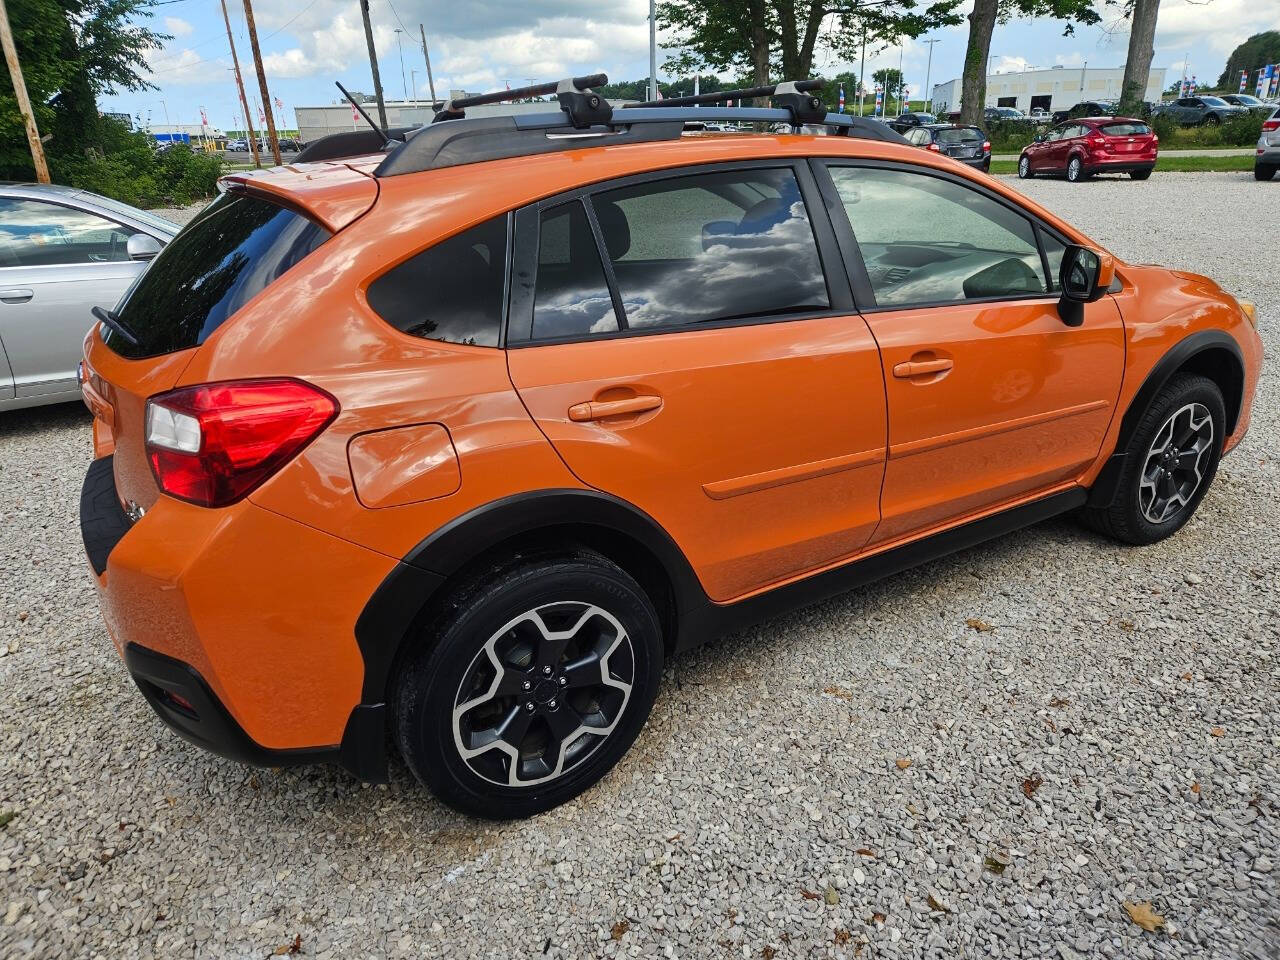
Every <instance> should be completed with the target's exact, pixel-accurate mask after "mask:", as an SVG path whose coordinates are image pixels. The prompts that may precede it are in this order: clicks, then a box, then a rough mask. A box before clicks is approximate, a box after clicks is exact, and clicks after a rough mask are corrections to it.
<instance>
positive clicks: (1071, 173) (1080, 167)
mask: <svg viewBox="0 0 1280 960" xmlns="http://www.w3.org/2000/svg"><path fill="white" fill-rule="evenodd" d="M1088 178H1089V175H1088V174H1087V173H1085V170H1084V163H1083V161H1081V159H1080V158H1079V157H1072V158H1071V159H1070V160H1068V161H1067V179H1068V180H1069V181H1071V182H1072V183H1079V182H1080V181H1081V180H1087V179H1088Z"/></svg>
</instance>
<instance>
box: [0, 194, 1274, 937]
mask: <svg viewBox="0 0 1280 960" xmlns="http://www.w3.org/2000/svg"><path fill="white" fill-rule="evenodd" d="M1009 182H1011V183H1013V184H1014V185H1015V186H1016V187H1017V188H1018V189H1020V190H1023V191H1024V192H1025V193H1027V194H1028V195H1029V196H1031V197H1032V198H1034V199H1036V200H1037V201H1039V202H1041V203H1042V204H1044V205H1045V206H1046V207H1048V208H1049V209H1051V210H1054V211H1057V212H1059V213H1061V214H1063V215H1064V216H1066V218H1067V219H1069V220H1071V221H1072V222H1074V223H1076V224H1078V225H1079V226H1080V227H1081V228H1082V229H1084V230H1085V231H1086V232H1088V233H1089V234H1090V235H1092V236H1094V237H1096V238H1097V240H1098V241H1099V242H1101V243H1103V244H1105V245H1107V246H1108V247H1110V248H1111V249H1113V250H1114V251H1115V252H1116V253H1117V254H1118V255H1120V256H1121V257H1124V258H1126V259H1129V260H1134V261H1138V262H1163V263H1167V264H1169V265H1170V266H1174V267H1179V268H1182V269H1188V270H1193V271H1196V272H1201V273H1206V274H1209V275H1210V276H1213V277H1215V278H1217V279H1219V280H1220V281H1221V282H1222V283H1223V284H1224V285H1225V286H1226V287H1227V288H1228V289H1229V290H1231V291H1233V292H1235V293H1238V294H1240V295H1242V296H1247V297H1249V298H1251V299H1253V300H1254V301H1255V302H1256V303H1257V305H1258V311H1259V317H1260V322H1261V326H1262V331H1263V339H1264V340H1265V341H1267V343H1268V344H1270V345H1272V346H1271V347H1270V350H1271V352H1272V353H1273V354H1274V352H1275V347H1274V344H1276V343H1277V342H1280V274H1278V273H1277V271H1276V259H1275V251H1276V250H1280V221H1278V220H1277V218H1276V217H1275V216H1274V214H1273V211H1274V210H1275V209H1276V208H1277V200H1280V186H1277V185H1276V184H1267V183H1255V182H1254V181H1253V180H1252V177H1251V175H1250V174H1248V173H1245V174H1156V175H1155V176H1153V177H1152V178H1151V179H1150V180H1148V181H1146V182H1144V183H1137V182H1130V181H1129V180H1127V179H1116V178H1109V179H1105V180H1098V181H1092V182H1087V183H1082V184H1068V183H1066V182H1064V181H1048V180H1035V181H1030V182H1026V183H1023V182H1019V181H1016V180H1011V181H1009ZM1269 212H1271V213H1269ZM1275 371H1276V365H1275V362H1274V360H1273V361H1271V362H1269V364H1268V366H1267V367H1266V369H1264V371H1263V376H1262V383H1261V384H1260V386H1259V388H1258V394H1257V401H1256V405H1255V408H1254V419H1253V426H1252V428H1251V430H1250V433H1249V436H1248V438H1247V439H1246V441H1245V442H1244V445H1243V446H1242V448H1241V449H1240V450H1239V451H1237V452H1236V453H1234V454H1233V455H1232V456H1230V457H1228V458H1227V459H1226V460H1225V461H1224V462H1223V464H1222V468H1221V469H1220V471H1219V473H1218V478H1217V481H1216V483H1215V484H1214V486H1213V488H1212V489H1211V490H1210V492H1209V494H1208V496H1207V497H1206V499H1205V500H1204V502H1203V504H1202V505H1201V508H1200V511H1199V513H1198V514H1197V516H1196V517H1195V518H1194V519H1193V520H1192V521H1191V522H1190V523H1189V524H1188V525H1187V526H1186V528H1185V529H1184V530H1183V531H1182V532H1181V533H1179V534H1178V535H1177V536H1176V537H1175V538H1173V539H1172V540H1170V541H1167V542H1165V543H1161V544H1157V545H1155V546H1153V547H1148V548H1145V549H1140V550H1137V549H1133V548H1130V547H1124V546H1120V545H1117V544H1113V543H1110V542H1108V541H1106V540H1103V539H1101V538H1099V537H1097V536H1094V535H1093V534H1091V533H1088V532H1085V531H1084V530H1082V529H1080V528H1079V527H1077V526H1076V525H1074V524H1073V523H1072V522H1071V521H1070V520H1067V519H1064V520H1060V521H1054V522H1049V523H1045V524H1042V525H1040V526H1038V527H1036V528H1034V529H1031V530H1025V531H1022V532H1019V533H1016V534H1013V535H1010V536H1007V537H1005V538H1003V539H1000V540H997V541H995V542H993V543H989V544H986V545H984V546H982V547H979V548H977V549H973V550H968V551H965V552H963V553H959V554H955V555H953V556H951V557H948V558H945V559H943V560H940V561H937V562H934V563H931V564H928V565H927V566H924V567H921V568H918V569H915V570H911V571H908V572H905V573H902V574H900V575H898V576H896V577H894V578H892V579H890V580H888V581H885V582H881V583H878V584H874V585H872V586H868V587H865V588H863V589H860V590H857V591H855V592H853V593H849V594H847V595H845V596H841V597H838V598H835V599H833V600H831V601H828V602H826V603H823V604H820V605H818V606H815V607H811V608H809V609H806V610H802V611H799V612H796V613H793V614H790V615H788V616H784V617H780V618H778V619H775V620H772V621H769V622H768V623H765V624H762V625H760V626H758V627H755V628H752V629H750V630H747V631H744V632H742V633H739V634H737V635H735V636H731V637H726V638H724V639H721V640H719V641H717V642H715V643H713V644H711V645H709V646H706V647H703V648H701V649H699V650H697V651H694V652H692V653H690V654H688V655H684V656H681V657H679V658H677V659H676V660H675V661H674V662H673V663H670V664H668V665H667V668H666V673H665V677H664V682H663V688H662V691H661V694H660V697H659V700H658V703H657V705H656V707H655V709H654V713H653V717H652V719H651V720H650V722H649V724H648V726H647V727H646V729H645V730H644V731H643V733H642V734H641V736H640V738H639V739H638V740H637V742H636V744H635V746H634V747H633V748H632V749H631V751H630V753H629V754H628V756H626V757H625V758H624V759H623V760H622V762H621V763H620V764H619V765H618V767H617V768H616V769H615V770H614V771H613V772H612V773H611V774H610V775H609V776H608V777H607V778H606V779H605V780H604V781H603V782H602V783H601V784H599V785H598V786H597V787H596V788H594V789H593V790H591V791H590V792H588V793H587V794H586V795H585V796H582V797H580V798H578V799H576V800H574V801H573V802H571V803H569V804H566V805H565V806H563V807H561V808H559V809H557V810H553V811H550V812H548V813H545V814H542V815H540V816H537V817H534V818H532V819H530V820H527V821H521V822H513V823H488V822H481V821H475V820H469V819H466V818H464V817H461V816H459V815H457V814H454V813H453V812H451V811H450V810H448V809H446V808H444V807H443V806H441V805H440V804H439V803H437V802H436V801H435V800H434V799H432V798H431V797H430V796H429V795H428V794H426V793H425V792H424V791H423V790H422V789H420V788H419V787H418V786H417V784H416V783H414V782H413V781H412V778H411V777H410V776H409V774H408V773H407V772H406V770H405V768H404V766H403V765H402V764H399V763H397V764H395V765H394V766H393V768H392V782H391V783H390V784H388V785H385V786H368V785H362V784H360V783H358V782H356V781H355V780H353V779H352V778H351V777H349V776H348V775H346V774H345V773H343V772H341V771H340V770H336V769H327V768H291V769H281V770H257V771H253V770H249V769H247V768H245V767H241V766H238V765H236V764H234V763H230V762H228V761H225V760H222V759H220V758H218V757H215V756H212V755H211V754H208V753H205V752H203V751H201V750H199V749H197V748H195V747H193V746H190V745H189V744H187V743H186V742H185V741H183V740H181V739H179V738H178V737H177V736H175V735H174V734H172V733H170V732H169V731H168V730H167V729H166V728H164V727H163V725H162V724H161V723H160V722H159V721H158V720H157V719H156V718H155V717H154V716H153V714H152V713H151V711H150V709H149V708H148V707H147V705H146V704H145V702H144V701H143V699H142V698H141V697H140V696H139V695H138V693H137V690H136V689H135V688H134V687H133V685H132V683H131V682H130V681H129V679H128V677H127V675H126V674H125V671H124V668H123V666H122V665H121V663H120V661H119V659H118V657H117V655H116V653H115V650H114V649H113V647H112V644H111V642H110V640H109V638H108V637H107V634H106V631H105V630H104V628H103V625H102V620H101V617H100V615H99V612H98V606H97V601H96V597H95V593H94V590H93V587H92V585H91V583H90V579H89V574H88V571H87V567H86V564H85V561H84V557H83V554H82V550H81V546H80V535H79V529H78V525H77V521H76V513H77V508H78V499H79V490H80V483H81V479H82V477H83V474H84V469H85V467H86V465H87V458H88V456H89V420H88V417H87V415H86V413H85V411H84V410H83V408H81V407H79V406H77V405H67V406H62V407H56V408H44V409H37V410H28V411H15V412H12V413H7V414H4V415H2V416H0V571H2V572H0V650H3V651H4V652H5V656H4V657H3V658H2V659H0V820H2V819H3V818H4V816H5V815H7V814H13V816H12V817H11V818H10V819H8V820H7V822H5V823H4V825H3V826H0V910H3V924H0V957H3V958H5V960H9V958H28V957H34V958H64V957H67V958H81V957H94V956H98V957H111V958H133V957H179V956H197V957H236V958H253V957H265V956H268V955H270V954H274V953H278V952H282V951H281V948H284V951H283V952H287V950H288V948H289V947H290V945H292V944H294V943H295V942H296V943H299V944H300V947H301V949H302V951H304V953H303V956H306V957H312V958H326V957H332V958H335V960H337V958H342V960H346V958H355V957H361V958H363V957H427V956H429V957H494V958H504V960H505V958H510V957H523V956H533V957H547V958H551V960H557V958H559V960H564V958H578V957H595V956H606V957H643V958H650V957H672V958H682V960H683V958H698V957H719V956H725V957H728V956H739V955H741V956H742V957H744V958H747V960H750V958H757V957H762V956H773V957H777V958H779V960H783V958H808V957H839V958H852V957H854V956H858V957H862V958H871V957H875V958H880V957H903V958H906V957H912V958H916V957H921V958H923V957H930V956H938V957H948V958H949V957H997V958H999V957H1009V958H1013V957H1018V958H1021V957H1058V958H1061V960H1074V958H1075V957H1076V956H1080V957H1117V958H1118V957H1124V958H1129V957H1158V958H1169V957H1178V958H1195V960H1200V958H1237V957H1240V958H1247V960H1263V958H1276V957H1280V883H1278V880H1277V873H1276V872H1275V870H1274V867H1273V861H1274V859H1275V851H1277V850H1280V794H1278V792H1277V784H1280V636H1278V633H1280V629H1278V626H1277V625H1278V624H1280V591H1278V590H1277V584H1278V583H1280V540H1278V539H1277V537H1276V535H1275V531H1276V530H1277V529H1280V456H1277V454H1276V450H1277V449H1280V377H1277V375H1276V372H1275ZM229 602H233V600H232V599H231V598H229ZM971 618H972V619H977V620H981V621H983V622H984V623H986V624H990V625H993V626H994V629H992V630H984V631H980V630H975V629H973V628H971V627H969V626H967V625H966V620H968V619H971ZM829 688H839V689H840V690H841V691H842V694H841V696H840V697H832V696H824V694H823V691H824V690H826V689H829ZM846 694H847V696H846ZM1214 727H1222V728H1224V729H1225V730H1226V731H1227V735H1226V736H1220V737H1215V736H1211V735H1210V730H1211V729H1212V728H1214ZM899 758H910V759H911V760H912V764H911V766H910V768H909V769H907V770H898V769H897V767H896V765H895V761H896V760H897V759H899ZM1031 777H1035V778H1038V779H1040V780H1042V781H1043V782H1042V784H1041V786H1040V787H1039V788H1038V789H1037V790H1036V791H1035V795H1034V798H1032V799H1028V798H1027V797H1026V796H1024V793H1023V788H1022V784H1023V781H1024V780H1027V779H1029V778H1031ZM988 858H989V859H990V861H991V862H994V863H996V864H1004V863H1007V866H1005V868H1004V869H1003V871H1002V872H1001V873H999V874H997V873H994V872H992V870H991V869H990V868H989V867H987V866H984V862H986V861H988ZM842 881H843V882H842ZM828 890H830V891H832V893H833V896H832V897H828V896H827V895H826V891H828ZM835 891H839V893H838V894H835ZM807 894H812V895H813V896H812V897H810V896H808V895H807ZM929 895H932V896H933V897H934V898H935V899H936V900H937V901H938V902H939V903H943V904H945V905H946V906H947V907H948V908H949V912H942V911H939V910H933V909H930V906H929V904H928V902H927V901H928V896H929ZM831 901H834V902H831ZM1125 901H1128V902H1130V903H1143V902H1146V903H1150V904H1151V905H1152V909H1153V910H1154V911H1155V912H1156V913H1158V914H1160V915H1161V916H1163V917H1164V918H1165V921H1166V926H1165V928H1164V929H1163V930H1161V931H1157V932H1154V933H1147V932H1145V931H1143V930H1142V929H1141V928H1139V927H1138V926H1137V925H1135V924H1134V923H1132V922H1131V921H1130V919H1129V917H1128V915H1127V913H1126V912H1125V910H1124V906H1123V904H1124V902H1125ZM296 938H300V941H299V940H297V939H296Z"/></svg>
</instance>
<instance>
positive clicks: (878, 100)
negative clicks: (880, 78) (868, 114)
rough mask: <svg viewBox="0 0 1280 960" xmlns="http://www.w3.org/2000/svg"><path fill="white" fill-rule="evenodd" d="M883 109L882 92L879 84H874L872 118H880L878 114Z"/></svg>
mask: <svg viewBox="0 0 1280 960" xmlns="http://www.w3.org/2000/svg"><path fill="white" fill-rule="evenodd" d="M883 107H884V90H883V89H882V88H881V87H880V84H878V83H877V84H876V109H875V113H874V114H873V116H876V117H878V116H880V112H881V110H882V109H883Z"/></svg>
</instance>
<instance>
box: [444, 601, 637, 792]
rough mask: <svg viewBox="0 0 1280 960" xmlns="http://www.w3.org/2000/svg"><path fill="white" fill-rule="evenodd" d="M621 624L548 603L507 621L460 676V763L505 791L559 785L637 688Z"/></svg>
mask: <svg viewBox="0 0 1280 960" xmlns="http://www.w3.org/2000/svg"><path fill="white" fill-rule="evenodd" d="M635 670H636V665H635V653H634V651H633V649H632V646H631V639H630V637H629V636H628V635H627V631H626V629H625V628H624V627H623V626H622V624H621V623H620V622H619V621H618V620H617V618H616V617H614V616H613V615H612V614H611V613H609V612H608V611H607V610H605V609H604V608H602V607H600V606H597V605H595V604H591V603H583V602H576V601H575V602H561V603H551V604H544V605H542V606H539V607H536V608H535V609H532V610H528V611H526V612H525V613H522V614H520V615H519V616H517V617H515V618H513V619H512V620H510V621H508V622H507V623H506V624H504V625H503V626H502V628H501V629H499V630H498V631H497V632H495V633H494V634H493V635H492V636H491V637H490V638H489V639H488V640H487V641H486V642H485V645H484V647H483V648H482V649H481V650H480V652H479V653H477V654H476V657H475V659H474V660H473V661H472V662H471V665H470V666H468V667H467V670H466V672H465V673H464V674H463V677H462V682H461V684H460V686H459V689H458V692H457V696H456V697H455V699H454V708H453V737H454V744H455V746H456V747H457V749H458V754H459V755H460V756H461V757H462V759H463V761H464V762H465V763H466V764H467V766H468V767H469V768H470V769H471V770H472V771H473V772H474V773H475V774H476V775H477V776H480V777H482V778H484V779H485V780H488V781H490V782H492V783H496V784H500V785H502V786H508V787H525V786H531V785H533V784H538V783H545V782H547V781H549V780H554V779H557V778H559V777H562V776H564V775H565V774H567V773H569V772H570V771H571V770H573V769H574V768H576V767H577V766H579V765H580V764H581V763H582V762H583V761H584V760H586V759H587V758H588V757H590V756H591V755H593V754H594V753H595V752H596V751H597V750H598V749H599V748H600V747H601V745H603V744H604V742H605V741H606V740H607V739H608V737H609V735H610V734H611V733H612V732H613V730H614V728H615V727H616V726H617V724H618V721H619V720H620V719H621V718H622V715H623V713H624V712H625V710H626V707H627V701H628V700H629V699H630V697H631V690H632V686H633V684H634V683H635Z"/></svg>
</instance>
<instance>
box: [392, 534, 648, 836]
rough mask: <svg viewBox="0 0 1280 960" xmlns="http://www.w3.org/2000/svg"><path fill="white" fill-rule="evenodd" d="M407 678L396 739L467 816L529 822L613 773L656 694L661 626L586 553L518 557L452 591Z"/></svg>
mask: <svg viewBox="0 0 1280 960" xmlns="http://www.w3.org/2000/svg"><path fill="white" fill-rule="evenodd" d="M444 611H445V612H444V613H443V614H442V616H441V618H440V622H439V625H438V626H437V627H436V628H435V629H429V630H428V631H426V633H425V635H424V636H423V637H422V638H421V644H420V648H419V651H418V652H417V654H416V655H415V656H414V657H413V658H412V659H411V660H410V661H409V662H408V663H407V664H406V666H405V668H404V669H403V671H402V672H401V674H400V677H399V682H398V685H397V690H396V695H395V716H396V738H397V740H398V742H399V746H400V750H401V753H403V755H404V758H405V761H406V762H407V763H408V765H409V768H410V769H411V770H412V771H413V773H414V775H415V776H416V777H417V778H418V779H419V780H420V781H422V782H423V783H424V784H426V785H427V787H429V788H430V789H431V791H432V792H433V793H434V794H435V795H436V796H437V797H439V798H440V799H441V800H442V801H444V802H445V803H447V804H449V805H450V806H452V807H454V808H455V809H457V810H460V811H462V812H463V813H467V814H472V815H475V816H480V817H488V818H492V819H506V818H512V817H526V816H530V815H532V814H535V813H538V812H540V811H543V810H547V809H550V808H551V807H554V806H557V805H559V804H561V803H564V802H565V801H566V800H569V799H572V798H573V797H575V796H577V795H578V794H580V793H582V792H583V791H584V790H586V789H588V788H589V787H591V786H592V785H593V784H594V783H595V782H596V781H598V780H599V779H600V778H601V777H603V776H604V775H605V774H606V773H608V772H609V770H610V768H612V767H613V765H614V764H615V763H617V761H618V760H619V758H621V757H622V755H623V754H624V753H625V752H626V751H627V748H628V747H630V746H631V743H632V741H633V740H635V738H636V735H637V734H638V733H639V732H640V729H641V727H642V726H643V725H644V722H645V720H646V718H647V717H648V716H649V710H650V708H651V707H652V706H653V701H654V697H655V696H656V694H657V690H658V682H659V678H660V677H661V671H662V657H663V646H662V631H661V627H660V625H659V622H658V617H657V614H656V613H655V612H654V608H653V604H652V603H651V602H650V600H649V597H648V596H647V594H646V593H645V592H644V590H643V589H642V588H641V587H640V586H639V585H638V584H637V583H636V582H635V580H634V579H632V578H631V576H629V575H628V574H627V573H626V571H624V570H622V569H621V568H620V567H618V566H617V565H616V564H614V563H612V562H611V561H609V560H608V559H606V558H605V557H603V556H601V555H599V554H597V553H594V552H591V551H587V550H579V551H576V552H573V553H569V554H565V555H562V556H551V557H544V558H539V559H519V558H517V559H514V560H512V561H511V562H510V563H508V564H506V565H502V566H498V567H496V568H490V569H488V570H486V571H484V573H483V574H482V575H480V576H478V577H476V578H474V579H472V580H471V581H469V582H468V583H465V584H462V585H461V586H459V587H458V588H457V589H455V590H454V591H453V592H452V594H451V595H450V597H449V600H448V602H447V603H446V604H445V606H444Z"/></svg>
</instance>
